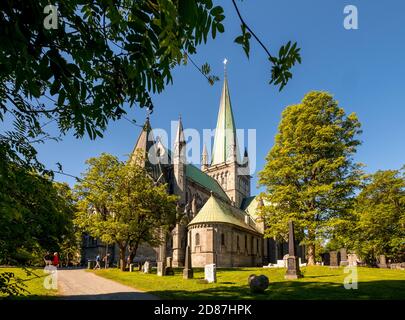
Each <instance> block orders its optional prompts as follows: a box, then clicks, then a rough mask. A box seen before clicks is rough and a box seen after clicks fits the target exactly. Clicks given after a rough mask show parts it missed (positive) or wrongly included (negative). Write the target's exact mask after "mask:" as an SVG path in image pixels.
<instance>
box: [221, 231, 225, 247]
mask: <svg viewBox="0 0 405 320" xmlns="http://www.w3.org/2000/svg"><path fill="white" fill-rule="evenodd" d="M224 245H225V235H224V234H223V233H221V246H224Z"/></svg>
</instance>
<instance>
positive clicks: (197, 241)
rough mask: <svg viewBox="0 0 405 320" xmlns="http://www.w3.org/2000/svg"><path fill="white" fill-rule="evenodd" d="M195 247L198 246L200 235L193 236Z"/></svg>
mask: <svg viewBox="0 0 405 320" xmlns="http://www.w3.org/2000/svg"><path fill="white" fill-rule="evenodd" d="M195 245H196V246H199V245H200V234H199V233H196V234H195Z"/></svg>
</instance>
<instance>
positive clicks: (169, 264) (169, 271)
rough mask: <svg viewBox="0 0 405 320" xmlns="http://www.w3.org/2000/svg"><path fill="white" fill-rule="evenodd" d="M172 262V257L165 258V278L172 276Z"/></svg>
mask: <svg viewBox="0 0 405 320" xmlns="http://www.w3.org/2000/svg"><path fill="white" fill-rule="evenodd" d="M172 261H173V258H172V257H167V258H166V267H165V276H173V275H174V271H173V268H172Z"/></svg>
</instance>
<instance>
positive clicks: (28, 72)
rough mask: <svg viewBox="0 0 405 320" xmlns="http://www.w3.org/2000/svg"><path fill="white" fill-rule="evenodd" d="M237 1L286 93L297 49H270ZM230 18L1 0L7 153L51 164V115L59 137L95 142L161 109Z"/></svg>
mask: <svg viewBox="0 0 405 320" xmlns="http://www.w3.org/2000/svg"><path fill="white" fill-rule="evenodd" d="M232 3H233V6H234V8H235V9H236V10H237V13H238V16H239V18H240V23H241V35H240V36H238V37H237V38H236V39H235V42H236V43H239V44H240V45H242V46H243V48H244V50H245V52H246V54H247V55H249V50H250V46H249V42H250V38H251V37H252V36H253V38H254V39H256V40H258V41H259V44H260V45H261V46H262V47H263V48H264V50H265V51H266V54H267V55H268V59H269V62H270V64H271V71H270V72H269V73H270V82H271V83H274V84H275V85H277V86H279V87H280V89H281V88H282V87H284V86H285V85H286V83H287V82H288V80H289V79H290V78H291V76H292V74H291V68H292V66H293V65H294V64H295V63H297V62H300V61H301V58H300V54H299V48H298V47H297V45H296V43H294V44H292V43H291V42H289V43H287V44H286V45H284V46H282V48H280V50H279V51H278V55H272V54H271V53H270V51H269V49H268V48H266V47H265V46H264V45H263V42H262V41H260V39H259V38H257V36H256V35H255V34H254V32H253V31H252V30H251V29H250V27H249V26H248V25H247V24H246V23H245V22H244V20H243V18H242V15H241V13H240V11H239V9H238V7H237V4H236V2H235V1H234V0H232ZM50 4H54V5H56V7H57V12H56V11H53V9H52V8H49V7H48V6H49V5H50ZM44 11H45V12H46V13H45V12H44ZM56 17H57V23H56V27H57V28H56V29H53V27H52V23H51V22H53V21H56ZM51 18H53V20H52V19H51ZM224 19H225V14H224V10H223V8H222V7H221V6H218V5H214V1H212V0H55V1H51V2H50V1H49V0H3V1H1V2H0V66H1V67H0V121H2V120H3V118H4V116H5V115H6V114H8V115H10V117H11V119H13V118H14V125H13V130H9V131H7V132H4V133H1V135H0V151H2V152H6V154H7V155H8V157H9V158H10V159H12V160H13V161H18V162H22V163H24V164H26V165H32V164H37V167H38V168H39V169H43V167H42V166H41V165H40V164H38V162H36V150H35V148H34V147H33V145H34V143H35V142H39V141H44V140H46V139H49V138H54V137H53V136H52V137H51V136H50V135H49V134H47V132H46V129H47V127H45V125H46V124H47V123H48V122H49V121H52V122H54V123H56V125H57V127H58V128H59V131H60V133H61V134H65V133H66V132H67V131H69V130H72V131H73V133H74V134H75V135H76V136H77V137H82V136H83V135H84V134H86V133H87V134H88V135H89V137H90V138H92V139H94V138H96V137H97V136H102V132H103V130H104V129H105V128H106V126H107V124H108V122H109V121H110V120H116V119H119V118H120V117H122V116H123V115H124V114H125V113H126V111H125V108H126V107H127V106H129V107H132V106H133V105H135V104H138V105H139V106H140V107H147V108H149V109H153V102H152V98H151V93H159V92H161V91H162V90H163V89H164V88H165V86H166V85H167V84H169V83H171V82H172V80H173V79H172V70H173V68H174V67H175V66H177V65H179V64H181V63H183V62H187V61H188V60H189V59H191V56H192V55H193V54H195V53H196V52H197V47H198V45H200V44H204V43H206V42H207V41H208V39H209V38H210V37H212V38H215V37H216V35H217V34H218V33H222V32H224V25H223V20H224ZM192 62H193V61H192ZM193 64H194V65H195V66H197V68H198V70H199V71H200V72H201V73H203V74H204V76H206V77H207V78H208V80H209V81H210V83H213V82H214V81H215V80H216V79H217V77H215V76H213V75H212V74H211V72H210V67H209V65H207V64H205V65H202V66H198V65H197V64H195V63H194V62H193ZM57 136H58V135H57ZM1 149H2V150H1Z"/></svg>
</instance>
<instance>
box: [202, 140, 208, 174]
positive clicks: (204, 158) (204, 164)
mask: <svg viewBox="0 0 405 320" xmlns="http://www.w3.org/2000/svg"><path fill="white" fill-rule="evenodd" d="M207 168H208V151H207V146H206V145H205V143H204V147H203V153H202V157H201V170H202V171H205V170H207Z"/></svg>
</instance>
